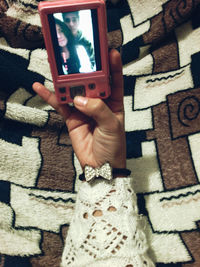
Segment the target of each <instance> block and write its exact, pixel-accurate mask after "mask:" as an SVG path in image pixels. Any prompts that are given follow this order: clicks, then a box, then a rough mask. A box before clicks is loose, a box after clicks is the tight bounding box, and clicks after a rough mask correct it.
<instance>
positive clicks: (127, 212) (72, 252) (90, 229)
mask: <svg viewBox="0 0 200 267" xmlns="http://www.w3.org/2000/svg"><path fill="white" fill-rule="evenodd" d="M130 181H131V178H116V179H113V180H112V181H106V180H102V179H96V180H95V181H93V182H91V183H87V182H83V183H82V184H81V186H80V188H79V192H78V194H77V201H76V207H75V212H74V216H73V218H72V220H71V224H70V227H69V231H68V234H67V238H66V241H65V247H64V251H63V255H62V262H61V266H62V267H147V266H148V267H151V266H154V264H153V263H152V261H151V260H150V258H149V257H148V256H147V254H146V252H147V248H148V246H147V243H146V238H145V235H144V233H143V231H142V230H141V229H140V225H139V221H140V220H138V219H139V217H138V210H137V202H136V195H135V193H134V191H133V189H132V188H131V183H130Z"/></svg>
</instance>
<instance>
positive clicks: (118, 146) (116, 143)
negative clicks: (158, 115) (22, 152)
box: [33, 50, 126, 168]
mask: <svg viewBox="0 0 200 267" xmlns="http://www.w3.org/2000/svg"><path fill="white" fill-rule="evenodd" d="M109 62H110V71H111V77H112V86H111V96H110V97H109V98H108V99H106V100H104V101H103V100H101V99H98V98H88V97H82V96H76V97H75V98H74V106H75V108H74V107H70V106H69V105H67V104H65V105H63V104H59V103H58V101H57V99H56V96H55V94H54V93H52V92H50V91H49V90H48V89H47V88H45V87H44V86H43V85H42V84H40V83H34V84H33V89H34V91H35V92H36V93H37V94H38V95H39V96H40V97H41V98H43V99H44V101H46V102H47V103H48V104H49V105H51V106H52V107H53V108H55V110H56V111H57V112H59V113H60V114H61V115H62V116H63V118H64V119H65V121H66V125H67V128H68V132H69V136H70V138H71V141H72V146H73V149H74V152H75V154H76V156H77V158H78V160H79V162H80V164H81V167H82V168H84V167H85V165H89V166H92V167H100V166H102V165H103V164H104V163H105V162H109V163H110V165H111V166H112V167H113V168H125V167H126V144H125V131H124V106H123V77H122V63H121V58H120V54H119V53H118V52H117V50H111V52H110V53H109Z"/></svg>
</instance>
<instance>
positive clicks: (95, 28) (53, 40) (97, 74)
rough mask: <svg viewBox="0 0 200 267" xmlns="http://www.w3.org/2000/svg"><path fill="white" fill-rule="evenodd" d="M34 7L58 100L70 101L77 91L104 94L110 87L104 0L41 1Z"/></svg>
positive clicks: (96, 95) (96, 94)
mask: <svg viewBox="0 0 200 267" xmlns="http://www.w3.org/2000/svg"><path fill="white" fill-rule="evenodd" d="M38 10H39V14H40V18H41V24H42V31H43V35H44V41H45V46H46V49H47V54H48V61H49V64H50V70H51V74H52V79H53V84H54V88H55V94H56V97H57V100H58V101H59V103H63V104H64V103H70V102H73V99H74V97H75V96H77V95H81V96H86V97H92V98H102V99H104V98H107V97H108V96H109V95H110V93H111V92H110V90H111V89H110V73H109V60H108V42H107V18H106V7H105V2H104V0H57V1H43V2H40V3H39V5H38ZM75 24H76V25H75ZM63 35H64V36H63ZM85 36H87V37H85ZM65 39H67V44H66V40H65Z"/></svg>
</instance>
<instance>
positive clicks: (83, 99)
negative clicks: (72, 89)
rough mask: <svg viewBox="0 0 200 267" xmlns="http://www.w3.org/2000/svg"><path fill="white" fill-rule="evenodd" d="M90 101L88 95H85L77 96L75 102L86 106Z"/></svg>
mask: <svg viewBox="0 0 200 267" xmlns="http://www.w3.org/2000/svg"><path fill="white" fill-rule="evenodd" d="M87 102H88V98H87V97H83V96H76V97H75V98H74V103H75V104H76V105H78V106H82V107H83V106H85V105H86V104H87Z"/></svg>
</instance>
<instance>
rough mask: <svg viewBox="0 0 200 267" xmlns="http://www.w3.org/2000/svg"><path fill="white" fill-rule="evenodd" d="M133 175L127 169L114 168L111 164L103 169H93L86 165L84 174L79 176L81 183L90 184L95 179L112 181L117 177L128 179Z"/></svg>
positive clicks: (106, 164) (107, 164)
mask: <svg viewBox="0 0 200 267" xmlns="http://www.w3.org/2000/svg"><path fill="white" fill-rule="evenodd" d="M130 174H131V171H130V170H129V169H126V168H112V167H111V166H110V164H109V163H105V164H103V165H102V166H101V167H98V168H93V167H91V166H88V165H86V166H85V168H84V172H83V173H82V174H80V175H79V179H80V180H81V181H85V180H86V181H87V182H90V181H92V180H93V179H94V178H98V177H101V178H104V179H106V180H109V181H110V180H111V179H112V178H116V177H127V176H129V175H130Z"/></svg>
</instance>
